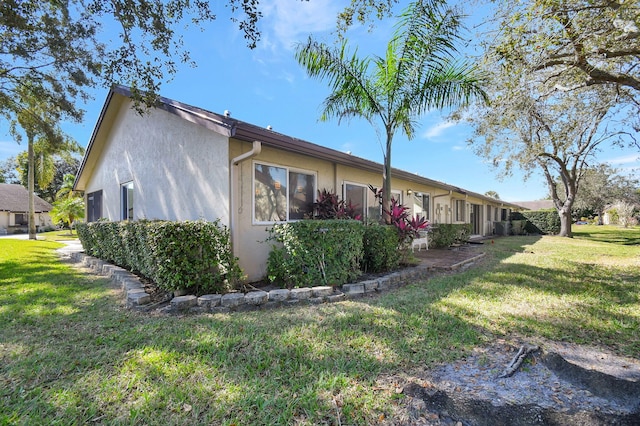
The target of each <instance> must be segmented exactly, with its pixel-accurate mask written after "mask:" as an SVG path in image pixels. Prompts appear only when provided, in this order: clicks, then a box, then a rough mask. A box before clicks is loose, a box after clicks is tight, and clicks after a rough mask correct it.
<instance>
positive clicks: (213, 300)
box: [198, 294, 222, 309]
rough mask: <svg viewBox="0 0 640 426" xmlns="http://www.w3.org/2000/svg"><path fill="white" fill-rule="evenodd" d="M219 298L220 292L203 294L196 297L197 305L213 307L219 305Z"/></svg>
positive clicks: (220, 298)
mask: <svg viewBox="0 0 640 426" xmlns="http://www.w3.org/2000/svg"><path fill="white" fill-rule="evenodd" d="M221 300H222V295H221V294H205V295H203V296H200V297H198V306H202V307H204V308H207V309H211V308H215V307H216V306H219V305H220V301H221Z"/></svg>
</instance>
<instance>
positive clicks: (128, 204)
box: [120, 182, 133, 220]
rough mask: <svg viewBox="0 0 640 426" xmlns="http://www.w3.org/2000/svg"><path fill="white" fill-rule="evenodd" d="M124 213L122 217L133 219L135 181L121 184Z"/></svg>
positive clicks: (123, 218)
mask: <svg viewBox="0 0 640 426" xmlns="http://www.w3.org/2000/svg"><path fill="white" fill-rule="evenodd" d="M120 188H121V202H120V205H121V206H122V213H121V215H120V219H122V220H133V182H127V183H123V184H122V185H121V186H120Z"/></svg>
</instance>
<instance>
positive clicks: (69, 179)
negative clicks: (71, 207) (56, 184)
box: [56, 173, 76, 199]
mask: <svg viewBox="0 0 640 426" xmlns="http://www.w3.org/2000/svg"><path fill="white" fill-rule="evenodd" d="M75 180H76V177H75V176H74V175H72V174H71V173H67V174H66V175H64V176H63V177H62V185H61V186H60V189H59V190H58V192H56V198H57V199H61V198H74V197H75V196H76V195H75V191H74V190H73V184H74V183H75Z"/></svg>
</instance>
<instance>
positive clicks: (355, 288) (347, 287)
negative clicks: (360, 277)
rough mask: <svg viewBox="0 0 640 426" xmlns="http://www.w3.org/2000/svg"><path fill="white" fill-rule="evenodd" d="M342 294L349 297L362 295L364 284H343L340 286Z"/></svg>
mask: <svg viewBox="0 0 640 426" xmlns="http://www.w3.org/2000/svg"><path fill="white" fill-rule="evenodd" d="M342 292H343V293H345V294H347V295H349V296H353V295H356V294H364V284H363V283H354V284H344V285H343V286H342Z"/></svg>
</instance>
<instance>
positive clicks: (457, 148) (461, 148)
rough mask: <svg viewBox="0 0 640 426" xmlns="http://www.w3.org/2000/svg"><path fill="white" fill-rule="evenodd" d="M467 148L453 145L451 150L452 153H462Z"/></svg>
mask: <svg viewBox="0 0 640 426" xmlns="http://www.w3.org/2000/svg"><path fill="white" fill-rule="evenodd" d="M466 148H467V147H466V146H463V145H454V146H453V148H451V149H452V150H454V151H464V150H465V149H466Z"/></svg>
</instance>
